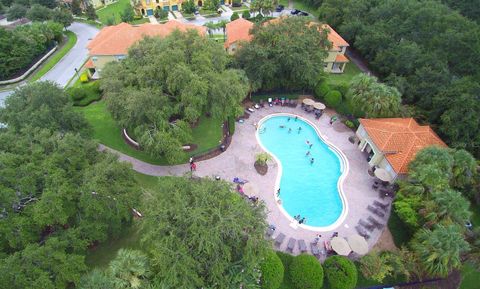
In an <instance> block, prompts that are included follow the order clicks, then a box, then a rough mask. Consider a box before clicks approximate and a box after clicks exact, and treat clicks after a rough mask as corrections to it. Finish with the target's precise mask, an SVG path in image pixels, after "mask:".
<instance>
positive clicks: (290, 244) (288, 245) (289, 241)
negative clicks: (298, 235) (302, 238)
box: [287, 238, 297, 252]
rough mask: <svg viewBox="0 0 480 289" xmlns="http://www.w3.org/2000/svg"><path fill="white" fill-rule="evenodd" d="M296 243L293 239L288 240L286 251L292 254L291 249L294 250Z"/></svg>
mask: <svg viewBox="0 0 480 289" xmlns="http://www.w3.org/2000/svg"><path fill="white" fill-rule="evenodd" d="M296 242H297V240H295V239H294V238H290V239H289V240H288V244H287V251H290V252H293V249H295V243H296Z"/></svg>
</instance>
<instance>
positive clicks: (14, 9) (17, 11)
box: [7, 3, 27, 21]
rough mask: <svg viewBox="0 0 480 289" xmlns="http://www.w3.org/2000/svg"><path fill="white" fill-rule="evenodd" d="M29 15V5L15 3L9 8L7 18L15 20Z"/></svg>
mask: <svg viewBox="0 0 480 289" xmlns="http://www.w3.org/2000/svg"><path fill="white" fill-rule="evenodd" d="M26 15H27V7H25V6H23V5H20V4H17V3H14V4H13V5H12V6H10V8H8V10H7V20H8V21H13V20H16V19H20V18H23V17H25V16H26Z"/></svg>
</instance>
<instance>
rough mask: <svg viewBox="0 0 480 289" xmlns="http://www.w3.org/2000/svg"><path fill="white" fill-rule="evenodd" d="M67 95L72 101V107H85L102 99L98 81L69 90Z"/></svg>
mask: <svg viewBox="0 0 480 289" xmlns="http://www.w3.org/2000/svg"><path fill="white" fill-rule="evenodd" d="M67 94H68V96H70V98H71V99H72V100H73V105H75V106H87V105H89V104H90V103H92V102H94V101H96V100H100V99H101V98H102V93H101V90H100V83H99V82H98V81H94V82H91V83H86V84H82V85H80V86H78V87H72V88H69V89H68V90H67Z"/></svg>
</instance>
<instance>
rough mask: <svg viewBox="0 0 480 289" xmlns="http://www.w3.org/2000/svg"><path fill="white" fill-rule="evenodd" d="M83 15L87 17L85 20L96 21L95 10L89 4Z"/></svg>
mask: <svg viewBox="0 0 480 289" xmlns="http://www.w3.org/2000/svg"><path fill="white" fill-rule="evenodd" d="M85 15H87V19H89V20H96V19H97V18H98V16H97V13H96V12H95V8H93V5H91V4H88V5H87V7H86V8H85Z"/></svg>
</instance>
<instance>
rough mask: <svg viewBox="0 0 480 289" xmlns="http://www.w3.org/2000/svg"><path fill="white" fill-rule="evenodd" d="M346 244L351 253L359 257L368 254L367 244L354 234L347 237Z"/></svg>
mask: <svg viewBox="0 0 480 289" xmlns="http://www.w3.org/2000/svg"><path fill="white" fill-rule="evenodd" d="M348 244H349V245H350V248H351V249H352V251H353V252H355V253H357V254H359V255H365V254H367V253H368V244H367V241H366V240H365V238H364V237H362V236H360V235H358V234H355V235H352V236H349V237H348Z"/></svg>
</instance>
